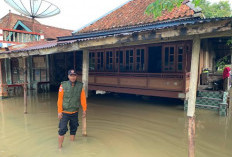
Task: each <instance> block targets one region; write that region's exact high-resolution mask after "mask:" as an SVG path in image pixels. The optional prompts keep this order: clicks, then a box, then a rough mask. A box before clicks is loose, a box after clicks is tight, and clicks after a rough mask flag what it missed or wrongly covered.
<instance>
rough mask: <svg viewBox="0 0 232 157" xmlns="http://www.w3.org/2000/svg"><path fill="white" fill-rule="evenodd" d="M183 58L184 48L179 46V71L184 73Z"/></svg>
mask: <svg viewBox="0 0 232 157" xmlns="http://www.w3.org/2000/svg"><path fill="white" fill-rule="evenodd" d="M183 57H184V47H183V46H178V48H177V71H183Z"/></svg>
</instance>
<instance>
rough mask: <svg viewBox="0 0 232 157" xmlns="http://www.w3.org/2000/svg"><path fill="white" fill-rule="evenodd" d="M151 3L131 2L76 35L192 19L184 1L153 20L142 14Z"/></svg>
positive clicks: (148, 0)
mask: <svg viewBox="0 0 232 157" xmlns="http://www.w3.org/2000/svg"><path fill="white" fill-rule="evenodd" d="M152 2H154V0H132V1H130V2H128V3H127V4H125V5H124V6H122V7H121V8H119V9H117V10H115V11H113V12H111V13H110V14H108V15H106V16H104V17H103V18H101V19H100V20H98V21H96V22H95V23H93V24H91V25H89V26H87V27H85V28H83V29H82V30H80V31H79V32H77V34H80V33H87V32H93V31H102V30H109V29H113V28H119V27H126V26H134V25H141V24H147V23H154V22H157V21H159V22H160V21H166V20H174V19H181V18H188V17H193V16H194V14H195V12H194V10H193V9H192V8H190V7H189V6H188V5H187V4H186V3H187V2H188V0H186V1H185V2H184V4H182V5H181V6H180V7H179V8H174V10H173V11H172V12H167V11H164V12H163V14H162V16H161V17H159V18H157V19H156V20H155V19H154V18H153V16H152V15H150V16H148V15H146V14H145V13H144V12H145V10H146V8H147V6H148V5H149V4H151V3H152Z"/></svg>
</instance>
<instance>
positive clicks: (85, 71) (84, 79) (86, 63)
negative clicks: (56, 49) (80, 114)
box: [82, 50, 89, 136]
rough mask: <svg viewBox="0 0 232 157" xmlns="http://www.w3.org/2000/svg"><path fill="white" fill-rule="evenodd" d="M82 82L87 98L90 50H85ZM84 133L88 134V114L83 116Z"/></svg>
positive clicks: (84, 134)
mask: <svg viewBox="0 0 232 157" xmlns="http://www.w3.org/2000/svg"><path fill="white" fill-rule="evenodd" d="M82 64H83V65H82V82H83V83H84V89H85V93H86V98H87V97H88V78H89V50H83V63H82ZM82 135H83V136H86V135H87V133H86V116H85V117H84V118H82Z"/></svg>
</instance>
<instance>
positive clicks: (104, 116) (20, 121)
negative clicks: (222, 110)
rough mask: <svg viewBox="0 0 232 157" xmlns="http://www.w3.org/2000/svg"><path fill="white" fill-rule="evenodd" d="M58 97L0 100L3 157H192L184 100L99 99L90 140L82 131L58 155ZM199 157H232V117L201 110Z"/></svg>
mask: <svg viewBox="0 0 232 157" xmlns="http://www.w3.org/2000/svg"><path fill="white" fill-rule="evenodd" d="M56 101H57V95H56V93H50V94H39V95H38V96H36V95H34V96H30V97H29V99H28V103H29V104H28V112H29V114H27V115H24V114H23V98H22V97H14V98H9V99H4V100H3V101H0V157H53V156H56V157H65V156H68V157H76V156H79V157H186V156H187V155H188V141H187V139H188V138H187V117H186V112H184V111H183V104H182V103H181V102H179V101H172V100H168V99H160V98H153V99H150V100H144V99H142V98H141V97H136V96H125V95H124V96H113V95H97V96H92V97H90V98H89V100H88V112H87V134H88V136H87V137H82V136H81V116H80V115H79V121H80V127H79V129H78V132H77V138H76V140H75V141H74V142H70V141H69V135H68V134H66V136H65V137H66V138H65V141H64V144H63V146H64V147H63V150H62V151H61V152H60V151H58V143H57V142H58V140H57V130H58V119H57V108H56ZM196 115H197V116H196V157H231V156H232V121H231V116H229V117H227V118H223V117H219V116H218V114H217V113H216V112H213V111H206V110H197V111H196Z"/></svg>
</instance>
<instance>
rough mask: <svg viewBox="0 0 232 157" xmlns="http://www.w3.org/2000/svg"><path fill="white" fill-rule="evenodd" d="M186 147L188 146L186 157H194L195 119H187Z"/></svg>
mask: <svg viewBox="0 0 232 157" xmlns="http://www.w3.org/2000/svg"><path fill="white" fill-rule="evenodd" d="M188 123H189V124H188V145H189V151H188V157H194V156H195V141H194V139H195V117H189V118H188Z"/></svg>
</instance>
